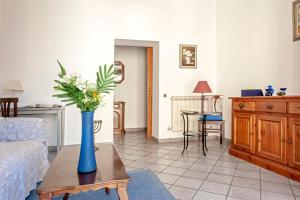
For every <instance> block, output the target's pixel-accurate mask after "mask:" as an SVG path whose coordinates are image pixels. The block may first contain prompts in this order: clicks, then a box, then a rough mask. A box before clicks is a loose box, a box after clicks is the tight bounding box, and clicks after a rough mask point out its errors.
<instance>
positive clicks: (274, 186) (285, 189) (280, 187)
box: [261, 181, 293, 195]
mask: <svg viewBox="0 0 300 200" xmlns="http://www.w3.org/2000/svg"><path fill="white" fill-rule="evenodd" d="M261 190H264V191H269V192H275V193H282V194H287V195H293V193H292V188H291V186H290V185H287V184H281V183H273V182H266V181H261Z"/></svg>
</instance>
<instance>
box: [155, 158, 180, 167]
mask: <svg viewBox="0 0 300 200" xmlns="http://www.w3.org/2000/svg"><path fill="white" fill-rule="evenodd" d="M174 162H175V161H174V160H166V159H161V158H160V159H158V160H155V161H153V163H155V164H159V165H168V166H169V165H171V164H172V163H174Z"/></svg>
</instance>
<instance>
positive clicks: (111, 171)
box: [37, 144, 129, 200]
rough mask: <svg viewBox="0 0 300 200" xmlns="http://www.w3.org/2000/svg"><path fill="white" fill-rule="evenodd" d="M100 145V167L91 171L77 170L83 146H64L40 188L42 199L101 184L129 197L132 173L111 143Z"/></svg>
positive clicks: (38, 190) (92, 188) (98, 187)
mask: <svg viewBox="0 0 300 200" xmlns="http://www.w3.org/2000/svg"><path fill="white" fill-rule="evenodd" d="M97 147H99V150H98V151H96V152H95V153H96V160H97V171H96V172H94V173H89V174H78V173H77V164H78V159H79V151H80V146H79V145H72V146H68V147H63V148H62V150H61V151H60V152H59V153H58V154H57V157H56V158H55V160H54V161H53V163H52V164H51V166H50V168H49V170H48V172H47V174H46V176H45V177H44V181H43V183H42V185H41V186H40V187H39V188H38V189H37V192H38V194H39V197H40V199H41V200H49V199H51V198H52V197H53V196H57V195H64V200H66V199H68V196H69V194H70V193H78V192H86V191H89V190H99V189H101V188H105V190H106V192H109V188H116V189H117V191H118V193H119V197H120V200H128V196H127V191H126V187H127V184H128V181H129V176H128V174H127V172H126V170H125V167H124V165H123V163H122V161H121V159H120V157H119V155H118V153H117V152H116V150H115V148H114V147H113V145H111V144H103V145H102V144H101V145H99V144H98V145H97Z"/></svg>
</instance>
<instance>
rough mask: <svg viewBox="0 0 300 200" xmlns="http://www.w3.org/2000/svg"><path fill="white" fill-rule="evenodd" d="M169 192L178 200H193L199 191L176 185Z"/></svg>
mask: <svg viewBox="0 0 300 200" xmlns="http://www.w3.org/2000/svg"><path fill="white" fill-rule="evenodd" d="M169 191H170V192H171V194H172V195H173V196H174V197H175V198H176V199H178V200H191V199H192V198H193V197H194V195H195V194H196V192H197V190H193V189H189V188H184V187H179V186H176V185H173V186H172V187H170V188H169Z"/></svg>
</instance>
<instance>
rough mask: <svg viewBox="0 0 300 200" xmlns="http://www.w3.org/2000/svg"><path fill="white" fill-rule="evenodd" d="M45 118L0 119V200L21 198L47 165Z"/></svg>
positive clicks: (37, 180) (33, 185)
mask: <svg viewBox="0 0 300 200" xmlns="http://www.w3.org/2000/svg"><path fill="white" fill-rule="evenodd" d="M46 123H47V122H46V121H45V120H43V119H37V118H5V119H4V118H1V119H0V177H1V178H0V200H2V199H3V200H4V199H5V200H23V199H25V198H26V197H27V196H28V195H29V193H30V191H31V190H33V189H35V188H36V184H37V182H40V181H42V180H43V177H44V175H45V174H46V171H47V169H48V167H49V163H48V159H47V155H48V150H47V144H46V141H47V129H46Z"/></svg>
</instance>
